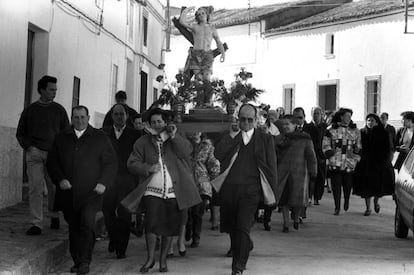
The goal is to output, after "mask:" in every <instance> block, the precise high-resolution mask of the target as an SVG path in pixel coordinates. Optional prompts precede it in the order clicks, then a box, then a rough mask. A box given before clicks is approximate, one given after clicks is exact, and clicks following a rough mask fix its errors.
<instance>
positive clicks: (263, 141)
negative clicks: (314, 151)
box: [214, 129, 277, 201]
mask: <svg viewBox="0 0 414 275" xmlns="http://www.w3.org/2000/svg"><path fill="white" fill-rule="evenodd" d="M254 135H255V137H254V139H255V141H254V142H255V143H254V157H255V158H256V163H257V165H258V169H260V170H261V171H262V172H263V174H264V176H265V177H266V180H267V183H268V184H269V185H270V187H271V190H272V191H273V193H274V194H275V192H276V188H277V159H276V151H275V147H274V137H273V136H271V135H269V134H266V133H264V132H261V131H259V130H257V129H255V131H254ZM241 142H243V140H242V134H241V132H240V133H239V134H237V136H235V137H234V138H231V136H230V135H229V134H227V135H225V136H224V137H223V138H222V139H221V140H220V142H219V143H218V144H217V146H216V150H215V151H214V155H215V156H216V158H217V159H218V160H219V161H220V170H221V173H223V172H224V171H225V170H226V169H227V167H229V165H230V163H231V158H232V157H233V155H234V154H235V153H236V152H237V151H238V149H239V148H240V143H241ZM263 191H264V190H263ZM263 195H264V196H267V195H268V194H267V193H266V192H263ZM272 197H274V195H273V196H272ZM269 200H270V199H269ZM264 201H267V199H266V198H264Z"/></svg>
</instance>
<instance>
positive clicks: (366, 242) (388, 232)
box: [57, 193, 414, 275]
mask: <svg viewBox="0 0 414 275" xmlns="http://www.w3.org/2000/svg"><path fill="white" fill-rule="evenodd" d="M380 204H381V212H380V213H379V214H375V213H374V214H371V216H369V217H364V216H363V212H364V210H365V206H364V202H363V200H362V199H359V198H358V197H352V198H351V203H350V209H349V211H348V212H343V211H342V212H341V214H340V216H333V215H332V213H333V202H332V197H331V194H327V193H325V197H324V199H323V200H322V201H321V205H320V206H312V207H310V208H309V210H308V219H306V220H305V223H304V224H303V225H302V226H301V227H300V228H299V230H298V231H296V230H294V229H293V228H292V227H291V228H290V231H289V233H287V234H286V233H282V232H281V229H282V216H281V214H279V213H276V212H274V213H273V216H272V219H273V221H272V224H271V225H272V231H271V232H266V231H264V230H263V225H262V224H256V225H255V226H254V228H253V232H252V238H253V240H254V245H255V247H254V250H253V251H252V253H251V256H250V258H249V262H248V266H247V270H246V271H245V272H244V274H255V275H256V274H358V275H360V274H414V243H413V238H412V234H411V233H410V235H409V238H408V239H406V240H400V239H397V238H395V237H394V232H393V221H394V220H393V219H394V210H395V207H394V202H393V201H392V199H391V198H390V197H387V198H385V199H382V200H381V201H380ZM205 218H206V219H205V220H206V222H205V224H204V232H203V235H202V239H201V245H200V247H199V248H189V247H187V255H186V256H185V257H180V256H178V253H177V249H176V248H175V252H176V256H174V257H173V258H170V259H169V261H168V268H169V273H168V274H199V275H201V274H218V275H222V274H230V273H231V267H230V266H231V258H226V257H225V255H224V254H225V252H226V251H227V249H228V246H229V239H228V237H227V235H225V234H220V233H218V232H214V231H211V230H210V229H209V223H208V222H207V218H208V215H206V216H205ZM107 245H108V242H107V241H100V242H98V243H97V245H96V248H95V254H94V259H93V262H92V265H91V274H137V273H139V272H138V271H139V268H140V266H141V265H142V264H143V263H144V261H145V243H144V238H139V239H137V238H135V237H134V238H133V240H132V241H131V243H130V246H129V249H128V251H127V255H128V257H127V258H126V259H123V260H117V259H115V257H114V256H115V255H114V254H109V253H108V252H107V251H106V248H107ZM71 265H72V262H71V261H70V260H69V258H68V261H66V263H65V264H63V265H62V266H59V267H58V268H57V269H58V270H57V273H59V274H64V273H65V272H67V271H68V270H69V268H70V266H71ZM151 273H158V264H157V265H156V266H155V267H154V268H153V269H152V270H151V271H150V274H151Z"/></svg>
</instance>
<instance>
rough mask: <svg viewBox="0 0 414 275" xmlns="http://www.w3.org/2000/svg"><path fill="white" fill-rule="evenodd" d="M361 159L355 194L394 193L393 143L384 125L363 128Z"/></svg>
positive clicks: (364, 196) (356, 175) (381, 194)
mask: <svg viewBox="0 0 414 275" xmlns="http://www.w3.org/2000/svg"><path fill="white" fill-rule="evenodd" d="M361 144H362V149H361V161H360V162H359V163H358V164H357V167H356V169H355V174H354V177H355V178H354V191H353V192H354V194H356V195H359V196H361V197H362V198H368V197H373V196H377V197H381V196H385V195H391V194H393V193H394V184H395V180H394V169H393V167H392V164H391V161H390V157H389V156H390V153H391V150H392V148H391V143H390V140H389V136H388V133H387V132H386V130H385V129H384V127H382V126H374V127H373V129H368V128H367V127H365V128H363V129H361Z"/></svg>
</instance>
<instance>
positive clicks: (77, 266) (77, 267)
mask: <svg viewBox="0 0 414 275" xmlns="http://www.w3.org/2000/svg"><path fill="white" fill-rule="evenodd" d="M78 269H79V264H75V265H74V266H72V267H71V268H70V273H77V272H78Z"/></svg>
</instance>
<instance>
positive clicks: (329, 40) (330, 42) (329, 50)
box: [325, 33, 335, 56]
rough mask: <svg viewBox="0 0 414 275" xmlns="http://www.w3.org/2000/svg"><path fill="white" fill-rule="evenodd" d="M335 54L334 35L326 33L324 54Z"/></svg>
mask: <svg viewBox="0 0 414 275" xmlns="http://www.w3.org/2000/svg"><path fill="white" fill-rule="evenodd" d="M334 54H335V36H334V35H333V34H332V33H330V34H327V35H326V44H325V55H327V56H332V55H334Z"/></svg>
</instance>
